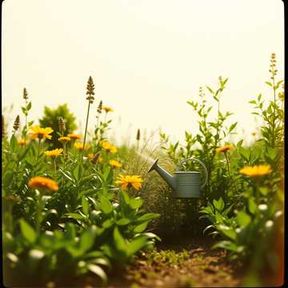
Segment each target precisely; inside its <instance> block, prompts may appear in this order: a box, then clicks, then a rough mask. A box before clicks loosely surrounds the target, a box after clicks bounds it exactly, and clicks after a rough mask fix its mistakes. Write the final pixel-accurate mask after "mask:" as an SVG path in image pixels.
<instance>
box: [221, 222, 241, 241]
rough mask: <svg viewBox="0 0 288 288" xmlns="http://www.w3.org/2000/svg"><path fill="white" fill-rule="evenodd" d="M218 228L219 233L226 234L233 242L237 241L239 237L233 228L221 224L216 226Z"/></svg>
mask: <svg viewBox="0 0 288 288" xmlns="http://www.w3.org/2000/svg"><path fill="white" fill-rule="evenodd" d="M216 228H217V230H218V231H219V232H221V233H222V234H224V235H225V236H226V237H228V238H230V239H232V240H235V239H236V237H237V234H236V232H235V231H234V229H233V228H231V227H228V226H226V225H224V224H219V225H217V226H216Z"/></svg>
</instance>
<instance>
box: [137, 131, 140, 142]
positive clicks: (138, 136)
mask: <svg viewBox="0 0 288 288" xmlns="http://www.w3.org/2000/svg"><path fill="white" fill-rule="evenodd" d="M136 140H137V141H139V140H140V129H138V130H137V135H136Z"/></svg>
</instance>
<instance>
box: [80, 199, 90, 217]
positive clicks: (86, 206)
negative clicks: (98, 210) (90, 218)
mask: <svg viewBox="0 0 288 288" xmlns="http://www.w3.org/2000/svg"><path fill="white" fill-rule="evenodd" d="M81 202H82V211H83V213H84V214H85V215H86V216H87V215H88V213H89V203H88V201H87V199H86V197H85V196H82V201H81Z"/></svg>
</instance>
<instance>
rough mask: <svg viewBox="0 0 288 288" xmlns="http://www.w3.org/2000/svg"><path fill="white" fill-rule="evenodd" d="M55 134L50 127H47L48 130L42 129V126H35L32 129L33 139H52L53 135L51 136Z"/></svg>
mask: <svg viewBox="0 0 288 288" xmlns="http://www.w3.org/2000/svg"><path fill="white" fill-rule="evenodd" d="M52 132H53V129H52V128H50V127H46V128H41V127H40V126H34V127H31V131H30V134H31V138H32V139H36V138H38V139H45V138H47V139H51V138H52V135H50V134H51V133H52Z"/></svg>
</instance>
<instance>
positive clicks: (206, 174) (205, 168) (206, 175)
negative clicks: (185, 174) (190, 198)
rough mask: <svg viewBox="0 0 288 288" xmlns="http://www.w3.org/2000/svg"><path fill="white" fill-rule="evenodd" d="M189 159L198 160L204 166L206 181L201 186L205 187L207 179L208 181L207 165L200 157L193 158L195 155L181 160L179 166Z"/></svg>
mask: <svg viewBox="0 0 288 288" xmlns="http://www.w3.org/2000/svg"><path fill="white" fill-rule="evenodd" d="M188 160H193V161H196V162H198V163H199V164H200V165H201V166H202V167H203V168H204V171H205V181H204V183H203V184H202V186H201V188H203V187H204V186H205V185H206V184H207V181H208V170H207V167H206V166H205V164H204V163H203V162H202V161H200V160H199V159H196V158H193V157H191V158H187V159H184V160H182V161H181V162H180V164H179V166H182V164H183V163H185V162H187V161H188ZM179 166H178V167H179ZM177 170H178V169H177Z"/></svg>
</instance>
